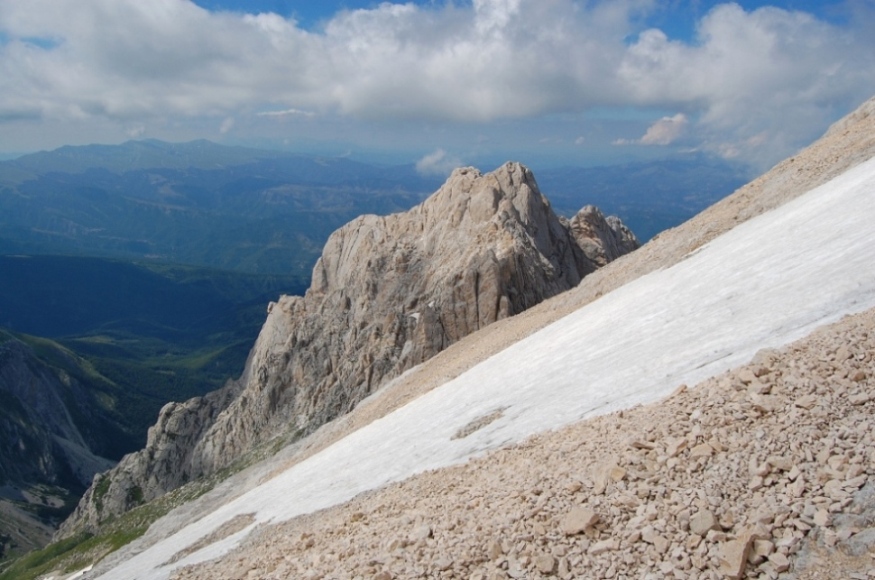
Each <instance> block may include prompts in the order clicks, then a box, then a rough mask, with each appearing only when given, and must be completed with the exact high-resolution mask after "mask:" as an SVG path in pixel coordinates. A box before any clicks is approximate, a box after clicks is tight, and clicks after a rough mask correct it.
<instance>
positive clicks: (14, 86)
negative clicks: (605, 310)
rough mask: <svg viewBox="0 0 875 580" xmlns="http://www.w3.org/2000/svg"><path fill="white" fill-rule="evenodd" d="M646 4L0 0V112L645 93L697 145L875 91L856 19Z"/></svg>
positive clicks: (192, 112) (365, 114) (431, 105)
mask: <svg viewBox="0 0 875 580" xmlns="http://www.w3.org/2000/svg"><path fill="white" fill-rule="evenodd" d="M654 6H656V4H655V2H653V1H649V0H602V1H594V2H587V3H582V2H575V1H573V0H549V1H545V0H473V2H472V3H470V4H467V3H459V2H449V1H448V2H435V3H429V4H427V5H422V6H419V5H416V4H413V3H408V4H393V3H389V2H383V3H380V4H378V5H376V7H375V8H372V9H367V10H347V11H342V12H339V13H338V14H337V15H336V16H335V17H334V18H333V19H331V20H330V21H328V22H327V23H326V24H325V25H324V27H323V28H321V29H320V30H319V31H316V32H313V31H308V30H304V29H302V28H300V27H299V26H298V25H297V23H296V22H295V21H294V20H292V19H285V18H283V17H281V16H279V15H276V14H259V15H245V14H236V13H228V12H221V13H212V12H209V11H206V10H203V9H201V8H199V7H198V6H196V5H195V4H194V3H192V2H187V1H181V0H151V1H150V2H139V1H137V0H78V1H77V2H69V1H65V0H27V1H24V0H12V1H10V2H3V3H0V35H2V37H4V38H5V39H6V41H5V42H4V43H2V44H0V122H4V119H21V118H22V111H26V112H27V116H28V118H33V117H37V118H39V119H43V120H61V121H69V120H80V121H82V120H85V121H87V120H88V119H94V118H98V117H99V118H101V119H109V120H114V121H116V122H119V123H123V124H124V125H125V126H129V125H130V124H131V123H146V122H148V120H149V119H150V118H156V117H157V118H161V119H167V118H170V117H173V116H179V117H205V116H206V117H210V116H212V117H215V118H216V119H225V118H227V117H231V116H234V117H236V118H238V119H240V118H241V116H242V115H244V114H250V115H260V116H263V117H273V116H276V117H282V116H297V115H312V114H319V116H320V117H325V118H328V117H331V116H336V115H340V116H347V117H350V118H353V119H366V120H381V119H392V120H398V119H439V120H453V121H460V122H468V123H487V122H490V121H493V120H501V119H519V118H531V117H535V116H539V115H551V114H556V113H560V114H578V113H582V112H584V111H587V110H588V109H591V108H595V107H605V106H617V107H649V108H653V109H662V110H664V109H667V108H668V109H675V110H683V111H686V112H687V113H688V114H689V115H690V119H695V121H686V122H685V126H686V128H687V132H688V134H690V135H696V136H697V138H699V139H700V140H701V146H702V147H704V148H706V149H710V150H712V151H715V152H718V153H719V152H720V151H722V150H730V149H731V150H736V151H739V152H740V153H739V155H740V156H745V155H749V156H750V157H761V156H762V155H763V152H766V151H770V150H771V151H772V156H773V157H774V156H775V155H783V154H785V153H786V151H785V150H786V149H787V148H792V147H794V146H798V145H799V144H802V143H804V142H806V141H808V140H810V139H811V138H812V137H814V136H815V135H816V134H817V133H819V132H821V131H822V130H823V128H824V127H825V125H826V124H827V123H828V122H829V121H831V120H833V119H834V118H835V115H836V111H843V110H847V109H848V108H849V107H850V106H851V105H853V104H855V103H858V102H860V101H862V100H863V99H864V98H866V97H868V96H870V95H871V93H873V92H875V35H872V34H871V29H867V26H866V24H865V23H866V22H869V20H867V19H865V18H856V19H852V21H851V23H850V24H849V25H847V26H845V27H839V26H837V25H834V24H830V23H827V22H824V21H820V20H817V19H816V18H814V17H812V16H810V15H808V14H806V13H803V12H792V11H787V10H781V9H777V8H769V7H766V8H761V9H758V10H754V11H745V10H744V9H742V8H741V7H740V6H738V5H737V4H722V5H718V6H716V7H715V8H713V9H712V10H711V11H710V12H708V13H707V14H705V15H704V16H703V17H702V18H701V19H700V21H699V22H698V26H697V33H696V34H697V36H696V38H695V39H694V40H693V41H692V42H684V41H680V40H677V39H671V38H669V37H668V36H667V35H666V34H665V33H664V32H662V31H660V30H657V29H650V30H643V31H642V30H640V28H638V26H639V24H638V23H639V22H641V15H642V13H646V11H647V10H655V9H657V8H655V7H654ZM865 6H866V5H864V9H865ZM34 38H36V39H45V40H46V41H45V42H39V43H34V42H32V41H30V40H28V39H31V40H32V39H34ZM630 38H631V39H633V40H632V42H630V41H629V39H630ZM253 111H264V112H263V113H253ZM680 125H681V124H680V123H678V122H675V123H673V124H671V123H663V124H662V125H659V126H658V127H657V126H654V127H651V129H652V130H653V131H654V133H653V135H651V136H650V137H648V135H649V134H650V132H649V131H648V135H645V136H644V139H642V143H643V142H644V141H645V140H649V141H652V143H653V144H663V142H665V141H666V140H668V142H669V143H671V142H672V141H673V138H672V135H671V133H670V130H671V129H682V127H680ZM666 131H668V132H666ZM756 135H764V137H763V138H762V140H761V142H760V143H758V144H755V145H751V144H750V142H749V139H750V138H751V137H753V136H756Z"/></svg>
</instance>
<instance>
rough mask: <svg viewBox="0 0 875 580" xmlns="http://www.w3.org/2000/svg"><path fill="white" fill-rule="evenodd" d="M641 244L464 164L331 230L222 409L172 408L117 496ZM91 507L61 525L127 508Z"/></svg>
mask: <svg viewBox="0 0 875 580" xmlns="http://www.w3.org/2000/svg"><path fill="white" fill-rule="evenodd" d="M635 247H637V241H636V240H635V238H634V235H632V234H631V232H630V231H629V230H628V229H627V228H626V227H625V226H623V225H622V223H621V222H620V221H619V220H618V219H616V218H605V217H604V216H602V214H601V212H599V211H598V209H596V208H594V207H591V206H589V207H587V208H584V210H582V211H581V213H580V214H578V215H577V216H575V218H574V219H573V220H572V221H571V223H570V225H569V223H568V222H567V221H565V220H563V219H562V218H560V217H558V216H557V215H556V214H554V213H553V211H552V209H551V208H550V205H549V203H548V201H547V200H546V199H545V198H544V197H543V196H542V195H541V193H540V191H539V189H538V186H537V184H536V182H535V179H534V177H533V175H532V173H531V172H530V171H529V170H528V169H527V168H526V167H524V166H522V165H520V164H518V163H508V164H505V165H504V166H502V167H500V168H499V169H497V170H496V171H494V172H492V173H489V174H485V175H484V174H481V173H480V172H479V171H477V170H476V169H473V168H464V169H457V170H456V171H455V172H454V173H453V174H452V176H451V177H450V178H449V179H448V181H447V182H446V183H445V184H444V186H443V187H441V189H440V190H438V191H437V192H436V193H435V194H434V195H432V196H431V197H430V198H429V199H427V200H426V201H424V202H423V203H422V204H420V205H419V206H417V207H415V208H413V209H411V210H410V211H409V212H406V213H402V214H394V215H389V216H385V217H380V216H375V215H365V216H361V217H359V218H357V219H355V220H353V221H352V222H350V223H349V224H347V225H346V226H344V227H343V228H341V229H339V230H338V231H336V232H335V233H334V234H332V236H331V237H330V238H329V240H328V242H327V243H326V245H325V249H324V251H323V254H322V257H321V258H320V259H319V261H318V262H317V263H316V266H315V267H314V269H313V279H312V283H311V286H310V288H309V290H308V291H307V293H306V295H305V296H303V297H295V296H283V297H281V298H280V299H279V300H278V301H277V302H276V303H272V304H271V305H270V307H269V308H268V316H267V320H266V322H265V324H264V327H263V328H262V331H261V334H260V335H259V338H258V340H257V341H256V344H255V346H254V348H253V350H252V352H251V354H250V357H249V360H248V362H247V365H246V368H245V370H244V372H243V375H242V376H241V377H240V379H238V381H237V383H236V386H229V387H226V392H225V395H223V396H221V397H219V398H218V399H216V401H215V402H214V403H208V402H207V401H208V398H204V399H203V400H194V401H189V402H187V403H183V404H171V405H168V406H167V407H165V409H164V410H163V411H162V412H161V417H160V418H159V422H158V424H156V426H155V427H153V428H152V430H151V431H150V435H149V444H148V445H147V448H146V449H145V450H143V451H141V452H139V453H137V454H136V455H135V456H133V458H131V459H130V460H128V459H126V460H125V461H123V462H122V464H121V465H120V466H119V468H117V469H116V471H118V472H119V473H110V475H109V477H111V484H110V486H109V489H110V493H109V494H107V496H108V497H114V498H117V499H118V498H123V497H129V496H130V495H131V494H130V493H128V492H129V490H130V488H131V486H132V485H138V486H140V489H141V490H142V492H143V496H144V498H145V499H151V498H153V497H157V496H158V495H161V494H163V493H165V492H166V491H169V490H170V489H172V488H173V487H176V486H178V485H179V484H181V483H182V482H183V481H184V480H185V479H189V478H195V477H199V476H201V475H205V474H210V473H213V472H215V471H216V470H218V469H221V468H223V467H227V466H228V465H230V464H231V463H233V462H234V461H235V460H237V459H239V458H240V457H241V456H243V455H244V454H246V453H247V452H249V451H251V450H252V449H253V448H255V447H256V446H258V445H259V444H262V443H264V442H266V441H268V440H270V439H271V438H273V437H275V436H277V435H280V434H288V433H289V432H298V433H308V432H310V431H313V430H314V429H315V428H316V427H318V426H319V425H322V424H324V423H325V422H327V421H330V420H331V419H333V418H335V417H337V416H339V415H341V414H343V413H346V412H348V411H350V410H351V409H352V408H353V407H354V406H355V405H356V404H357V403H358V402H359V401H361V400H362V399H363V398H365V397H366V396H367V395H369V394H370V393H372V392H373V391H374V390H375V389H376V388H377V387H379V386H380V385H381V384H382V383H384V382H385V381H386V380H388V379H391V378H393V377H395V376H397V375H399V374H400V373H402V372H404V371H405V370H407V369H409V368H411V367H413V366H415V365H417V364H419V363H421V362H423V361H425V360H427V359H428V358H430V357H432V356H434V355H435V354H437V353H439V352H440V351H441V350H443V349H445V348H446V347H447V346H449V345H450V344H452V343H454V342H456V341H458V340H459V339H461V338H463V337H464V336H466V335H468V334H470V333H472V332H475V331H477V330H478V329H480V328H483V327H484V326H486V325H488V324H491V323H492V322H495V321H496V320H499V319H502V318H505V317H508V316H512V315H514V314H517V313H519V312H522V311H523V310H526V309H527V308H529V307H531V306H534V305H535V304H538V303H539V302H541V301H542V300H544V299H546V298H549V297H551V296H554V295H556V294H558V293H560V292H563V291H565V290H567V289H569V288H572V287H573V286H575V285H577V284H578V282H580V280H581V278H582V277H583V276H585V275H586V274H588V273H590V272H592V271H594V270H595V269H596V268H598V267H600V266H601V265H604V264H605V263H607V262H609V261H611V260H612V259H614V258H616V257H618V256H619V255H622V254H623V253H625V252H628V251H630V250H631V249H634V248H635ZM205 404H211V405H212V406H210V408H209V409H208V410H204V409H203V408H202V406H203V405H205ZM170 433H172V434H173V437H170V436H169V434H170ZM121 474H125V475H124V476H123V477H120V475H121ZM144 478H145V479H144ZM116 488H118V489H116ZM89 494H91V491H89ZM88 497H89V496H86V500H87V499H88ZM87 503H88V502H87V501H85V502H83V504H82V505H80V508H79V509H80V511H81V512H82V513H79V512H77V514H74V516H73V518H72V519H71V520H70V521H68V523H67V524H66V525H65V529H70V530H72V529H74V528H79V527H81V524H82V522H83V520H85V521H97V520H99V519H100V518H101V517H103V515H109V513H112V511H113V510H118V509H122V510H123V509H128V507H130V506H122V505H116V504H118V502H116V503H115V504H114V503H113V502H109V501H107V499H104V501H103V506H104V513H103V514H97V513H91V514H90V515H87V512H88V510H89V509H90V508H88V506H87V505H85V504H87ZM107 507H109V508H110V511H105V510H106V508H107ZM91 512H94V510H91Z"/></svg>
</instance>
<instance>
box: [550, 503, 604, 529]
mask: <svg viewBox="0 0 875 580" xmlns="http://www.w3.org/2000/svg"><path fill="white" fill-rule="evenodd" d="M598 521H599V515H598V514H597V513H595V512H594V511H592V510H591V509H589V508H584V507H576V508H574V509H572V510H571V511H570V512H568V514H566V515H565V517H564V518H562V522H561V523H560V524H559V529H560V530H561V531H562V533H563V534H565V535H566V536H573V535H575V534H579V533H581V532H583V531H585V530H586V529H588V528H590V527H592V526H594V525H596V524H597V523H598Z"/></svg>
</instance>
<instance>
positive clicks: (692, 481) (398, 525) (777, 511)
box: [173, 310, 875, 580]
mask: <svg viewBox="0 0 875 580" xmlns="http://www.w3.org/2000/svg"><path fill="white" fill-rule="evenodd" d="M873 412H875V310H870V311H868V312H865V313H862V314H859V315H855V316H852V317H847V318H845V319H844V320H842V321H840V322H839V323H836V324H834V325H831V326H829V327H826V328H822V329H820V330H818V331H816V332H815V333H813V334H812V335H811V336H809V337H808V338H806V339H803V340H801V341H798V342H796V343H794V344H792V345H789V346H788V347H786V348H784V349H781V350H780V351H773V350H768V351H761V352H760V353H758V354H757V355H756V356H755V357H754V359H753V361H752V362H751V363H750V364H748V365H746V366H744V367H741V368H739V369H735V370H733V371H731V372H727V373H725V374H723V375H720V376H717V377H714V378H712V379H709V380H707V381H704V382H703V383H701V384H700V385H697V386H696V387H695V388H692V389H688V388H686V387H681V388H679V389H678V391H677V392H676V393H675V394H674V395H672V396H671V397H670V398H668V399H666V400H664V401H662V402H660V403H658V404H653V405H647V406H639V407H636V408H634V409H630V410H626V411H623V412H619V413H615V414H612V415H607V416H603V417H599V418H596V419H594V420H590V421H585V422H582V423H579V424H577V425H573V426H571V427H568V428H565V429H562V430H560V431H557V432H554V433H547V434H542V435H540V436H536V437H534V438H532V439H530V440H528V441H526V442H524V443H522V444H519V445H516V446H513V447H511V448H507V449H502V450H499V451H496V452H493V453H491V454H489V455H488V456H486V457H483V458H480V459H476V460H473V461H471V462H469V463H467V464H465V465H461V466H456V467H451V468H446V469H441V470H437V471H432V472H428V473H424V474H421V475H418V476H415V477H413V478H411V479H409V480H406V481H404V482H401V483H398V484H393V485H389V486H387V487H385V488H383V489H380V490H377V491H374V492H371V493H368V494H364V495H362V496H359V497H357V498H355V499H353V500H352V501H350V502H348V503H346V504H344V505H341V506H337V507H335V508H332V509H328V510H324V511H322V512H319V513H316V514H311V515H308V516H304V517H299V518H295V519H293V520H290V521H288V522H285V523H282V524H279V525H271V526H264V527H262V528H260V529H259V530H257V531H256V532H254V533H253V534H252V535H251V536H250V537H249V539H247V540H246V541H245V542H244V543H243V545H241V546H240V547H239V548H238V549H236V550H235V551H233V552H232V553H230V554H228V555H227V556H225V557H223V558H222V559H220V560H219V561H217V562H212V563H207V564H204V565H201V566H198V567H193V568H186V569H183V570H180V571H179V572H177V573H176V574H175V575H174V576H173V577H174V578H176V579H177V580H182V579H185V580H191V579H196V578H204V579H206V578H210V579H230V578H339V579H340V578H350V579H352V578H481V579H490V580H491V579H498V578H501V579H504V578H548V577H554V576H556V577H560V578H654V579H655V578H683V579H691V578H696V579H698V578H778V577H779V575H780V574H781V573H782V572H787V571H788V570H790V569H791V567H792V566H793V564H794V563H795V562H796V561H797V559H798V558H797V554H798V553H799V552H800V550H802V549H803V547H805V545H806V540H808V541H810V542H811V545H810V546H809V548H808V551H807V552H805V555H806V558H807V560H806V561H807V562H808V563H809V565H810V567H809V569H807V571H806V570H802V571H801V572H800V575H799V576H797V577H799V578H818V577H824V576H817V575H816V574H815V572H816V571H817V570H816V569H815V568H813V567H811V566H815V567H816V566H818V565H821V566H822V565H823V562H822V561H821V560H822V559H823V557H822V556H819V555H817V554H816V552H818V551H820V552H823V553H826V554H828V555H829V556H828V558H829V560H828V561H829V568H828V571H829V573H830V574H831V576H829V577H832V578H850V577H852V576H851V575H852V574H863V576H862V577H863V578H865V577H866V576H865V575H866V574H867V573H868V571H869V570H871V569H873V568H875V566H873V560H872V556H871V554H872V552H871V551H872V550H875V520H873V518H872V517H871V516H872V514H871V513H864V514H861V515H858V516H856V519H854V520H853V521H851V520H848V519H847V518H848V517H852V516H853V515H854V514H853V512H854V511H859V509H858V506H857V504H855V502H854V498H855V496H857V495H861V497H864V498H865V496H866V494H868V495H869V496H871V495H872V483H873V481H875V479H873V476H875V414H873ZM864 487H865V488H866V490H864V492H863V493H862V494H860V493H859V490H860V489H862V488H864ZM870 503H875V502H872V501H871V500H870ZM870 507H871V506H870ZM843 514H847V516H843ZM842 517H845V520H841V518H842ZM849 522H850V523H849ZM836 553H838V554H842V556H841V557H835V558H833V557H832V556H831V555H830V554H836ZM854 554H857V555H856V556H855V555H854Z"/></svg>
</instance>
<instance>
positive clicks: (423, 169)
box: [416, 149, 463, 176]
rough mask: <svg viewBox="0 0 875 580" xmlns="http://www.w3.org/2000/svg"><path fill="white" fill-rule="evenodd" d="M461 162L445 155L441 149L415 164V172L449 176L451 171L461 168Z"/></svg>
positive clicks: (456, 158)
mask: <svg viewBox="0 0 875 580" xmlns="http://www.w3.org/2000/svg"><path fill="white" fill-rule="evenodd" d="M462 165H463V163H462V161H461V160H460V159H459V158H458V157H455V156H452V155H449V154H447V152H446V151H444V150H443V149H437V150H435V151H434V152H432V153H429V154H428V155H425V156H424V157H423V158H422V159H420V160H419V161H417V162H416V171H418V172H419V173H421V174H422V175H441V176H443V175H449V174H450V173H452V171H453V169H456V168H457V167H461V166H462Z"/></svg>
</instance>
